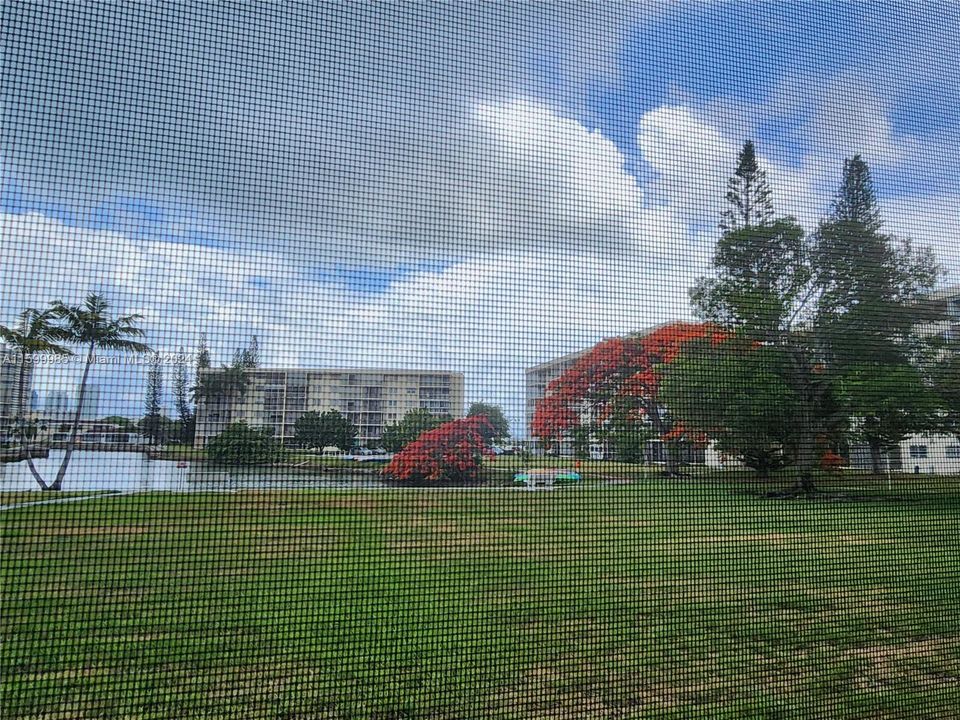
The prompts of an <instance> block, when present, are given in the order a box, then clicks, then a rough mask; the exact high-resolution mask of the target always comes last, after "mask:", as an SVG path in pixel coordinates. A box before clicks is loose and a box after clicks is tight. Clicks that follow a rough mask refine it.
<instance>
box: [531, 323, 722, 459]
mask: <svg viewBox="0 0 960 720" xmlns="http://www.w3.org/2000/svg"><path fill="white" fill-rule="evenodd" d="M722 337H723V336H722V334H721V333H719V332H718V331H717V330H716V328H715V327H714V326H712V325H710V324H706V323H703V324H694V323H673V324H670V325H665V326H663V327H659V328H657V329H655V330H653V331H652V332H649V333H646V334H644V335H635V336H627V337H618V338H612V339H609V340H604V341H602V342H600V343H599V344H597V345H596V346H595V347H594V348H593V349H592V350H590V351H589V352H588V353H586V354H585V355H583V356H582V357H580V358H579V359H578V360H577V362H576V363H574V365H573V366H572V367H571V368H570V369H569V370H567V371H566V372H564V373H563V374H562V375H561V376H560V377H558V378H555V379H554V380H553V381H551V382H550V384H549V385H548V386H547V391H546V395H545V396H544V397H543V399H542V400H540V402H539V403H537V407H536V410H535V412H534V416H533V423H532V427H531V430H532V432H533V434H534V435H535V436H537V437H538V438H540V439H541V440H544V441H547V442H556V441H559V440H560V439H561V438H562V437H564V436H572V435H576V434H577V433H588V434H591V433H592V434H596V435H601V434H604V433H605V431H606V430H611V429H623V428H625V427H631V426H632V427H636V428H641V427H648V428H649V429H650V430H651V431H652V434H653V435H655V436H656V437H658V438H659V439H660V440H661V441H663V442H665V443H667V445H668V452H667V453H666V465H665V471H666V473H667V474H668V475H674V474H676V472H677V453H676V452H675V449H676V443H678V442H679V441H681V440H684V439H687V440H699V436H698V437H693V436H692V435H691V434H689V433H687V432H686V430H685V429H684V427H683V426H682V425H681V424H679V423H677V422H676V421H675V420H674V419H673V418H672V417H671V416H670V415H669V414H668V413H667V411H666V410H665V408H664V407H663V405H662V403H661V401H660V383H661V380H662V377H663V372H664V370H665V369H666V367H667V366H668V365H669V364H670V363H671V362H672V361H673V360H674V359H675V358H676V357H677V355H678V354H679V353H680V351H681V349H682V348H683V347H684V345H686V344H687V343H689V342H692V341H695V340H701V339H704V338H714V339H715V340H716V341H720V340H721V339H722Z"/></svg>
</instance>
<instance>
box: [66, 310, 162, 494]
mask: <svg viewBox="0 0 960 720" xmlns="http://www.w3.org/2000/svg"><path fill="white" fill-rule="evenodd" d="M53 312H54V313H55V314H56V316H57V317H58V318H59V319H61V320H62V321H63V323H64V325H63V329H64V330H66V331H67V332H68V333H69V340H68V342H71V343H73V344H75V345H79V346H81V347H83V348H86V350H87V362H86V366H85V367H84V369H83V378H82V379H81V381H80V392H79V393H78V395H77V409H76V412H75V413H74V415H73V426H72V427H71V428H70V437H69V439H68V440H67V448H66V451H65V452H64V455H63V461H62V462H61V463H60V469H59V470H58V471H57V477H56V478H55V479H54V481H53V484H52V485H51V486H50V489H51V490H59V489H60V488H61V487H62V486H63V476H64V475H66V474H67V466H68V465H69V464H70V456H71V455H73V447H74V445H75V444H76V441H77V431H78V430H79V428H80V416H81V413H82V412H83V396H84V393H85V392H86V389H87V377H88V376H89V375H90V367H91V365H93V361H94V359H95V358H96V354H95V353H96V351H97V350H98V349H104V350H119V351H121V352H132V353H147V352H149V351H150V347H149V346H147V345H146V344H144V343H141V342H137V341H136V340H131V339H130V338H131V337H143V330H141V329H140V328H138V327H137V325H136V323H137V321H139V320H142V319H143V316H142V315H121V316H119V317H112V316H111V315H110V312H109V309H108V306H107V300H106V298H104V297H103V296H102V295H97V294H96V293H90V294H89V295H87V297H86V299H85V300H84V301H83V303H82V304H81V305H76V306H68V305H64V304H63V303H62V302H60V301H57V302H55V303H54V304H53Z"/></svg>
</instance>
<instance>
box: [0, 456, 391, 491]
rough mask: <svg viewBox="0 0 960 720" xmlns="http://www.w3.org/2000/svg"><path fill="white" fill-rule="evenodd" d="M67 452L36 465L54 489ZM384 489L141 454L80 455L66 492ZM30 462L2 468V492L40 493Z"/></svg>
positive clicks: (359, 480) (365, 482)
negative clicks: (179, 462) (179, 463)
mask: <svg viewBox="0 0 960 720" xmlns="http://www.w3.org/2000/svg"><path fill="white" fill-rule="evenodd" d="M62 459H63V451H62V450H52V451H51V452H50V457H47V458H38V459H37V460H34V465H35V466H36V467H37V470H39V471H40V474H41V475H42V476H43V478H44V479H45V480H46V481H47V482H48V483H49V482H52V481H53V478H54V477H56V474H57V469H58V468H59V467H60V461H61V460H62ZM317 487H351V488H359V487H367V488H374V487H384V485H383V483H380V482H378V481H376V480H373V479H371V476H370V475H352V474H350V473H349V472H344V473H342V474H339V475H336V476H331V475H329V474H326V475H323V476H316V475H309V474H304V473H293V472H288V471H286V470H284V469H282V468H249V469H230V470H225V469H220V468H218V469H213V468H208V467H206V466H205V465H204V464H202V463H188V464H187V467H177V463H176V462H174V461H172V460H150V459H148V458H147V456H146V455H145V454H143V453H138V452H93V451H89V450H78V451H75V452H74V453H73V457H72V458H71V459H70V467H69V468H68V469H67V475H66V477H65V478H64V480H63V489H64V490H118V491H122V492H144V491H152V490H169V491H173V492H190V491H209V490H242V489H251V488H264V489H274V488H317ZM38 489H39V487H38V485H37V481H36V480H34V478H33V475H32V474H31V473H30V468H28V467H27V463H26V462H18V463H0V490H38Z"/></svg>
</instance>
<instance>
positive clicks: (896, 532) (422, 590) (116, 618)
mask: <svg viewBox="0 0 960 720" xmlns="http://www.w3.org/2000/svg"><path fill="white" fill-rule="evenodd" d="M857 483H858V485H857V487H856V488H853V493H854V495H862V494H864V493H867V494H869V495H871V499H869V500H855V499H853V500H851V499H847V500H842V499H834V500H831V501H827V500H821V501H805V500H803V501H800V500H792V501H784V500H771V499H764V498H762V497H759V496H757V495H756V494H751V492H750V491H749V489H748V488H745V487H741V486H734V485H732V484H730V483H728V484H726V485H723V486H721V485H719V484H716V483H714V484H711V483H696V482H694V481H691V480H688V481H685V482H683V481H670V482H666V481H662V480H652V479H651V480H645V481H643V482H640V483H637V484H625V485H590V486H585V487H581V488H564V489H562V490H556V491H549V492H528V491H504V490H499V491H498V490H438V491H430V490H388V491H365V490H356V491H334V490H331V491H325V490H312V491H278V492H240V493H235V494H212V493H211V494H200V493H198V494H188V495H175V494H162V493H157V494H141V495H124V496H112V497H110V496H108V497H103V498H97V499H92V500H83V501H79V502H74V503H65V504H53V505H47V506H33V507H27V508H22V509H17V510H11V511H6V512H4V513H2V514H0V523H2V548H0V550H2V558H3V560H2V566H0V568H2V569H0V572H2V583H3V590H2V592H3V603H2V605H3V612H2V640H3V646H2V650H0V653H2V662H0V684H2V692H3V695H2V697H0V707H2V708H3V717H5V718H47V719H51V718H71V719H73V718H112V717H122V718H139V719H143V718H192V717H203V718H257V717H264V718H267V717H269V718H378V719H380V720H387V719H399V718H422V719H426V718H431V719H433V718H480V717H491V718H494V717H495V718H588V719H589V718H647V717H650V718H653V717H658V718H660V717H665V718H695V717H696V718H730V719H732V718H738V719H739V718H807V717H811V718H812V717H830V718H903V717H909V718H955V717H957V716H958V712H960V711H958V710H957V708H960V528H958V522H957V521H958V515H960V484H958V483H956V482H955V481H954V482H946V481H940V482H939V483H937V484H932V483H929V482H924V481H921V480H918V479H915V478H901V479H899V480H898V481H897V482H896V483H895V484H894V486H893V487H892V488H890V489H887V488H886V487H885V486H884V485H883V484H876V483H872V482H871V481H869V480H867V479H864V478H858V479H857ZM834 489H835V490H836V491H837V492H838V493H841V494H842V492H843V491H844V490H845V488H839V487H838V488H834ZM847 490H849V488H847Z"/></svg>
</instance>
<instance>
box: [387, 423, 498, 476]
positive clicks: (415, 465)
mask: <svg viewBox="0 0 960 720" xmlns="http://www.w3.org/2000/svg"><path fill="white" fill-rule="evenodd" d="M492 432H493V428H492V427H491V426H490V423H489V422H488V421H487V419H486V418H485V417H483V416H481V415H477V416H474V417H466V418H462V419H460V420H451V421H450V422H446V423H443V424H442V425H440V426H439V427H437V428H434V429H433V430H427V431H426V432H424V433H422V434H421V435H420V436H419V437H418V438H417V439H416V440H414V441H413V442H411V443H409V444H408V445H407V446H406V447H404V448H403V450H401V451H400V452H398V453H397V454H396V455H394V456H393V459H392V460H391V461H390V463H389V464H388V465H387V466H386V467H385V468H384V469H383V475H384V476H386V477H388V478H390V479H392V480H398V481H400V482H405V483H411V484H426V485H437V484H443V483H466V482H477V481H478V480H479V479H480V467H481V465H482V463H483V458H484V456H485V455H490V454H491V450H490V449H489V448H488V447H487V443H486V440H485V438H486V437H489V436H490V435H491V433H492Z"/></svg>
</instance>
